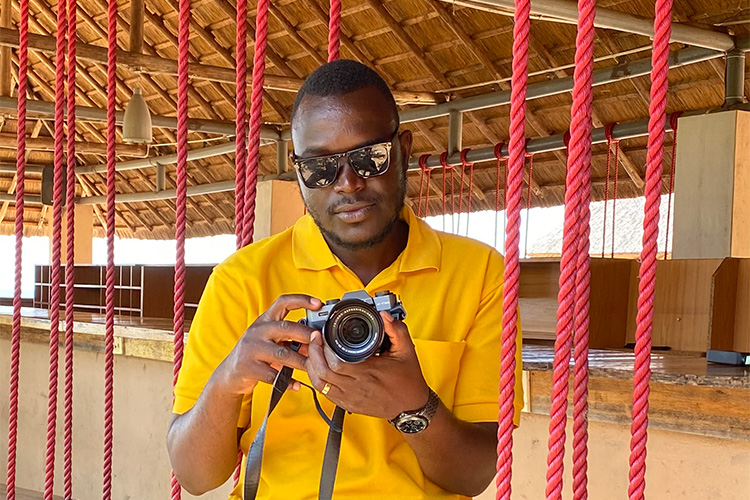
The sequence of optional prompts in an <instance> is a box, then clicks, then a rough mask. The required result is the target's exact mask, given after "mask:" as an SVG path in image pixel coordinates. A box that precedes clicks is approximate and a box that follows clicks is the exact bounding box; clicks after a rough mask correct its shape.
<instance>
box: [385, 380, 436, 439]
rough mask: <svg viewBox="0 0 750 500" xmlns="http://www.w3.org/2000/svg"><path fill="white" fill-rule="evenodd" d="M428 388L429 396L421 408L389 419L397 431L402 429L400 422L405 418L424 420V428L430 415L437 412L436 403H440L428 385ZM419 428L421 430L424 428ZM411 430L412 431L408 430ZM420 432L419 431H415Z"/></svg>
mask: <svg viewBox="0 0 750 500" xmlns="http://www.w3.org/2000/svg"><path fill="white" fill-rule="evenodd" d="M428 390H429V396H428V397H427V403H425V405H424V406H423V407H422V408H418V409H416V410H410V411H405V412H402V413H400V414H399V415H398V416H397V417H396V418H393V419H391V420H389V421H388V422H389V423H390V424H391V425H393V426H394V427H396V429H398V430H399V431H402V432H403V430H402V429H401V427H400V424H401V423H402V422H404V421H407V420H413V419H415V418H418V419H422V420H424V429H426V428H427V426H428V425H429V423H430V421H431V420H432V417H434V416H435V413H436V412H437V408H438V405H439V404H440V398H439V397H438V395H437V394H436V393H435V391H433V390H432V389H430V388H429V387H428ZM424 429H421V430H424ZM410 432H413V431H410ZM417 432H420V431H417Z"/></svg>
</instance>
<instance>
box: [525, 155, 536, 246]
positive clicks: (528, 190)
mask: <svg viewBox="0 0 750 500" xmlns="http://www.w3.org/2000/svg"><path fill="white" fill-rule="evenodd" d="M527 142H528V141H527ZM526 157H527V158H528V159H529V180H528V182H527V183H526V224H525V226H526V227H525V228H524V232H523V256H524V258H527V259H528V258H529V222H530V220H531V184H532V183H533V182H534V155H533V154H527V155H526Z"/></svg>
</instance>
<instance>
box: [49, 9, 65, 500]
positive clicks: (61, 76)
mask: <svg viewBox="0 0 750 500" xmlns="http://www.w3.org/2000/svg"><path fill="white" fill-rule="evenodd" d="M66 9H67V4H66V2H65V1H64V0H60V1H59V2H58V4H57V39H56V41H55V124H54V160H53V165H54V167H53V169H54V174H53V193H52V213H53V215H52V256H51V266H50V302H49V319H50V332H49V386H48V389H47V391H48V396H47V443H46V451H45V463H44V499H45V500H52V496H53V489H54V483H55V443H56V436H57V378H58V365H59V348H58V338H59V335H60V332H59V326H60V264H61V254H62V200H63V169H64V168H65V160H64V157H63V155H64V153H63V144H64V142H65V128H64V127H65V107H66V100H65V52H66V49H67V39H66V38H67V10H66Z"/></svg>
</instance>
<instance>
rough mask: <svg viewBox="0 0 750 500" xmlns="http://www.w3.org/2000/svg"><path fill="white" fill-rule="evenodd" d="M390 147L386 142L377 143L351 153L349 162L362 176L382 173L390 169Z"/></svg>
mask: <svg viewBox="0 0 750 500" xmlns="http://www.w3.org/2000/svg"><path fill="white" fill-rule="evenodd" d="M389 158H390V148H389V147H388V145H386V144H377V145H375V146H369V147H366V148H362V149H358V150H357V151H352V152H351V153H349V164H350V165H351V166H352V169H353V170H354V171H355V172H356V174H357V175H358V176H360V177H362V178H367V177H374V176H376V175H381V174H383V173H385V171H386V170H388V160H389Z"/></svg>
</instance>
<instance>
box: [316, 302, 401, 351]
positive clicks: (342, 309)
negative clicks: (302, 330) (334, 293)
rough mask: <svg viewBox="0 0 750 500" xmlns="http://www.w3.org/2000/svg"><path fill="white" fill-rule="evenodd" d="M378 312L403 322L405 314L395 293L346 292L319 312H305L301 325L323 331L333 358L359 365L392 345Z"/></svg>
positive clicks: (326, 304)
mask: <svg viewBox="0 0 750 500" xmlns="http://www.w3.org/2000/svg"><path fill="white" fill-rule="evenodd" d="M381 311H388V312H389V313H390V314H391V316H393V317H394V318H395V319H398V320H403V319H404V318H405V317H406V311H405V310H404V307H403V305H402V304H401V302H400V301H399V300H398V297H396V295H395V294H393V293H391V292H387V291H383V292H377V293H376V294H375V296H374V297H372V296H370V294H368V293H367V292H366V291H364V290H357V291H355V292H348V293H345V294H344V296H343V297H341V299H333V300H328V301H326V303H325V305H324V306H323V307H322V308H321V309H320V310H319V311H307V317H306V318H305V319H304V320H303V322H304V323H305V324H306V325H307V326H309V327H311V328H315V329H318V330H320V331H321V332H323V339H324V340H325V342H326V344H327V345H328V347H330V348H331V350H332V351H333V352H334V354H336V356H337V357H338V358H339V359H341V360H342V361H344V362H346V363H360V362H362V361H365V360H367V359H369V358H371V357H372V356H375V355H377V354H382V353H384V352H385V351H387V350H388V349H389V348H390V346H391V342H390V340H389V339H388V335H386V333H385V326H384V325H383V319H382V318H381V317H380V312H381Z"/></svg>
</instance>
